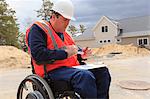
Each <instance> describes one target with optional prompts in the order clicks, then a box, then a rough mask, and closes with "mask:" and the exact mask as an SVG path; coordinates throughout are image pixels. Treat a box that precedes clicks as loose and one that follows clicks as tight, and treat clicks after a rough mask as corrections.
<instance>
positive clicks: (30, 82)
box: [17, 74, 54, 99]
mask: <svg viewBox="0 0 150 99" xmlns="http://www.w3.org/2000/svg"><path fill="white" fill-rule="evenodd" d="M17 99H54V96H53V93H52V90H51V88H50V87H49V85H48V84H47V82H46V81H45V80H44V79H43V78H41V77H39V76H38V75H35V74H33V75H29V76H27V77H26V78H25V79H24V80H23V81H22V82H21V83H20V85H19V88H18V92H17Z"/></svg>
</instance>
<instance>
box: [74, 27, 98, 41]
mask: <svg viewBox="0 0 150 99" xmlns="http://www.w3.org/2000/svg"><path fill="white" fill-rule="evenodd" d="M73 38H74V40H75V41H80V40H92V39H95V37H94V34H93V32H92V28H87V29H86V30H85V31H84V32H83V34H82V35H79V36H77V37H73Z"/></svg>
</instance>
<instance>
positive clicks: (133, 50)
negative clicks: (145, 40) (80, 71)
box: [92, 44, 150, 56]
mask: <svg viewBox="0 0 150 99" xmlns="http://www.w3.org/2000/svg"><path fill="white" fill-rule="evenodd" d="M92 50H93V54H94V55H96V56H105V55H108V54H112V53H117V54H120V55H122V56H137V55H142V56H145V55H150V51H149V50H147V49H145V48H139V47H136V46H133V45H118V44H109V45H104V46H102V47H100V48H93V49H92Z"/></svg>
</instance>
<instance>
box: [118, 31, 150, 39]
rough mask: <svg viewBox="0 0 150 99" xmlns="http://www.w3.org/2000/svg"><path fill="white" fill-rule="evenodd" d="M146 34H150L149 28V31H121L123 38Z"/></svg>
mask: <svg viewBox="0 0 150 99" xmlns="http://www.w3.org/2000/svg"><path fill="white" fill-rule="evenodd" d="M147 35H150V30H149V31H136V32H128V33H123V35H121V37H122V38H125V37H137V36H147Z"/></svg>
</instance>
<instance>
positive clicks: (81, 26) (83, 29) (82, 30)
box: [79, 24, 86, 33]
mask: <svg viewBox="0 0 150 99" xmlns="http://www.w3.org/2000/svg"><path fill="white" fill-rule="evenodd" d="M79 28H80V29H79V30H80V32H81V33H83V32H84V31H85V30H86V28H85V26H84V25H82V24H80V25H79Z"/></svg>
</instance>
